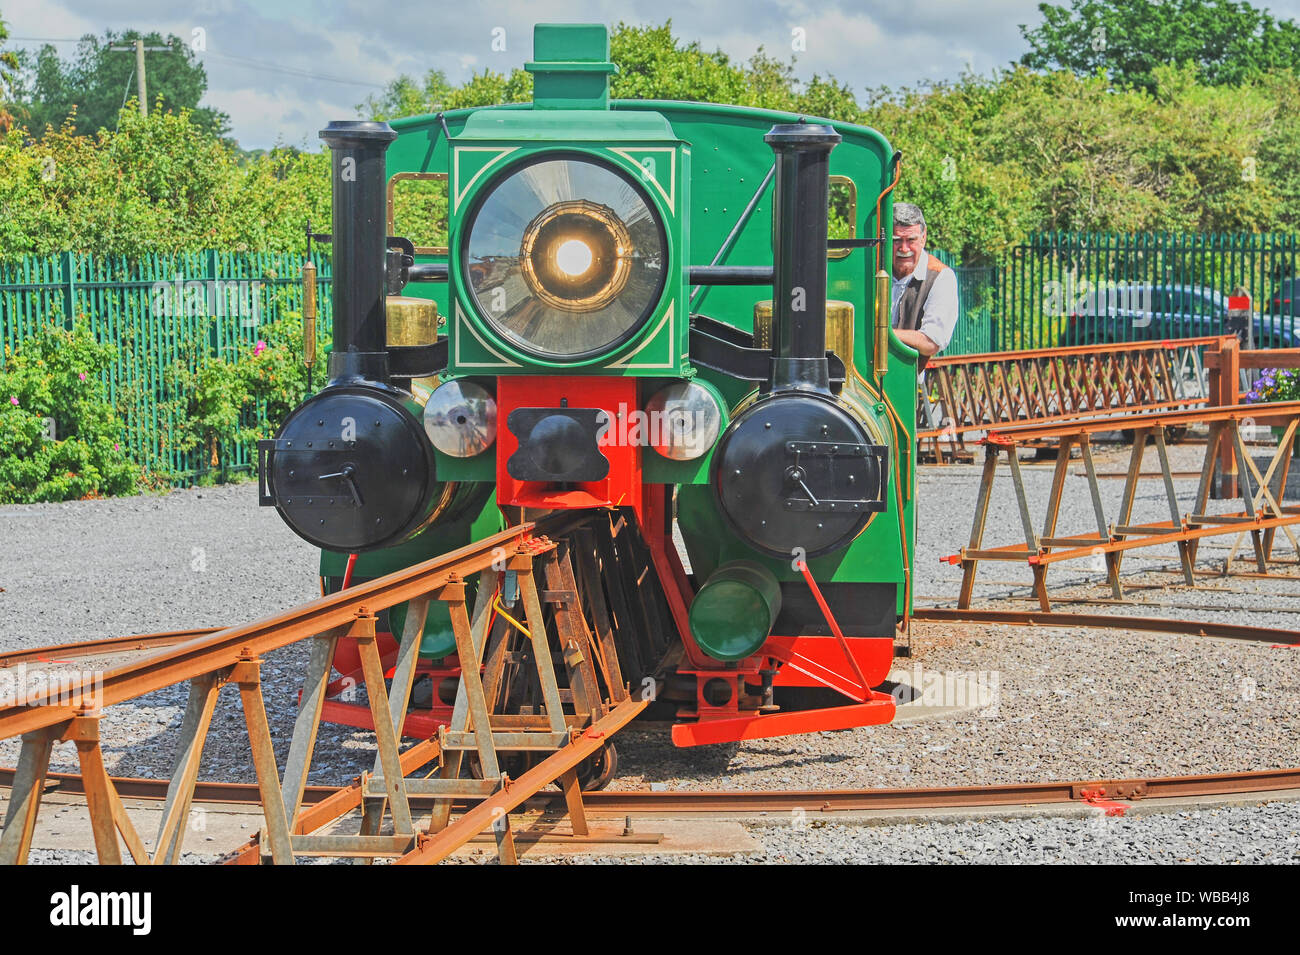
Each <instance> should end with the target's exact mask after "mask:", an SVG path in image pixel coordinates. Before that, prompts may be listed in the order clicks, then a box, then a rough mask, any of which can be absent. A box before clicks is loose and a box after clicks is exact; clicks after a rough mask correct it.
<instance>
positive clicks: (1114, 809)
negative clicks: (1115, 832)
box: [1079, 789, 1129, 816]
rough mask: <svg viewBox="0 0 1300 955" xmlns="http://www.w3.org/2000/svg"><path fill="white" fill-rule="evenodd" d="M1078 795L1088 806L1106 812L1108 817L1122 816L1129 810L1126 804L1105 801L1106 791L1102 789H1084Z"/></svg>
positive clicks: (1109, 800)
mask: <svg viewBox="0 0 1300 955" xmlns="http://www.w3.org/2000/svg"><path fill="white" fill-rule="evenodd" d="M1079 795H1080V796H1082V797H1083V801H1084V802H1086V803H1087V804H1088V805H1089V806H1096V807H1097V808H1098V809H1104V810H1106V815H1108V816H1122V815H1124V813H1126V812H1128V810H1129V805H1128V803H1123V802H1115V801H1114V800H1112V799H1107V798H1106V790H1104V789H1084V790H1082V791H1081V792H1080V793H1079Z"/></svg>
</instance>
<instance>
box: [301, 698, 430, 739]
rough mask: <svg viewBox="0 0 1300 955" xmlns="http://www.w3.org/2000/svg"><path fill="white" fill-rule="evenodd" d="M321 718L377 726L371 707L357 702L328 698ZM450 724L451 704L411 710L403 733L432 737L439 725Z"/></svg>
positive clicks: (365, 727)
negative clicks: (430, 708) (344, 701)
mask: <svg viewBox="0 0 1300 955" xmlns="http://www.w3.org/2000/svg"><path fill="white" fill-rule="evenodd" d="M320 718H321V720H322V721H323V722H326V723H339V724H341V725H343V726H355V727H357V729H363V730H373V729H374V728H375V721H374V720H373V719H372V718H371V716H370V707H368V706H360V705H358V704H356V703H342V702H340V701H338V700H326V701H325V702H324V703H323V704H322V705H321V710H320ZM450 725H451V707H450V706H440V707H438V708H437V709H433V710H411V711H409V712H408V713H407V714H406V719H405V720H404V721H403V722H402V735H403V736H409V737H411V738H412V739H431V738H433V737H434V736H437V735H438V727H440V726H450Z"/></svg>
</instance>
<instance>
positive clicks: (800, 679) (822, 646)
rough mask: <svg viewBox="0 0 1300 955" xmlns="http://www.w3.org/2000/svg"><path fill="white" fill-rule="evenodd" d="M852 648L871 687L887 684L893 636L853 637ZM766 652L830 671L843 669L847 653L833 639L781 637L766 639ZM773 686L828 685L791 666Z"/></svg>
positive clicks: (892, 660)
mask: <svg viewBox="0 0 1300 955" xmlns="http://www.w3.org/2000/svg"><path fill="white" fill-rule="evenodd" d="M849 648H850V649H851V650H852V651H853V657H854V659H855V660H857V661H858V666H859V667H861V669H862V675H863V676H864V677H865V678H866V681H867V685H868V686H879V685H880V684H881V683H883V682H885V678H886V677H887V676H889V670H890V668H891V667H893V665H894V641H893V639H891V638H890V637H854V638H852V639H850V640H849ZM763 650H764V652H767V653H770V654H771V655H772V656H774V657H778V658H780V659H788V658H790V657H791V656H792V655H795V654H797V655H798V656H799V657H802V658H803V659H804V660H807V661H813V662H815V663H816V664H817V665H818V666H820V667H822V668H824V669H826V670H830V671H838V670H841V669H843V666H844V653H843V652H842V651H841V650H840V647H839V643H838V642H837V641H836V639H835V638H834V637H818V636H802V637H783V636H782V637H779V636H775V635H774V636H771V637H768V638H767V643H766V644H764V645H763ZM794 662H795V663H799V662H800V661H798V660H795V661H794ZM773 683H774V685H776V686H824V685H825V682H824V681H823V680H818V679H816V678H814V677H811V676H808V675H807V674H804V673H801V672H799V671H798V670H795V669H793V668H792V666H791V665H790V664H789V663H787V665H786V666H784V667H782V668H781V672H780V673H779V674H778V675H777V677H776V679H775V680H774V681H773Z"/></svg>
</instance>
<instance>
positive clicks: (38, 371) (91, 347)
mask: <svg viewBox="0 0 1300 955" xmlns="http://www.w3.org/2000/svg"><path fill="white" fill-rule="evenodd" d="M115 357H116V349H115V348H114V347H113V346H112V345H106V344H100V343H99V342H97V341H95V338H94V336H93V335H92V334H91V332H90V330H89V329H88V328H86V327H85V326H84V325H82V324H78V325H77V327H76V328H75V329H74V330H73V331H71V332H69V331H65V330H64V329H62V328H47V329H44V330H42V331H41V332H39V333H38V334H37V335H35V336H34V337H33V338H31V339H29V340H28V341H26V342H24V343H23V346H22V348H21V349H20V350H19V351H17V352H15V353H13V354H9V353H8V349H6V355H5V367H4V368H3V369H0V504H25V503H32V502H36V501H66V500H70V499H74V498H75V499H85V498H94V497H106V496H110V495H118V494H127V493H129V492H130V491H131V490H132V489H133V488H134V487H135V485H136V482H137V480H138V478H139V476H140V470H139V468H138V467H136V466H135V465H134V464H132V463H131V461H130V460H129V459H128V458H127V455H126V453H125V451H124V450H123V449H122V447H121V445H120V444H119V438H118V435H119V433H120V431H121V423H120V422H119V421H118V419H117V417H116V416H115V415H114V413H113V409H112V407H111V406H110V405H109V403H108V401H107V400H106V397H105V393H104V392H105V389H104V384H103V378H102V376H103V372H104V371H105V370H106V369H107V368H108V366H109V365H110V364H111V363H112V362H113V360H114V358H115ZM51 430H52V431H53V435H54V436H53V438H51V437H50V432H51Z"/></svg>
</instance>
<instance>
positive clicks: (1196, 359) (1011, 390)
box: [917, 337, 1236, 463]
mask: <svg viewBox="0 0 1300 955" xmlns="http://www.w3.org/2000/svg"><path fill="white" fill-rule="evenodd" d="M1232 340H1233V341H1236V339H1232ZM1221 341H1222V339H1221V338H1219V337H1202V338H1180V339H1172V340H1169V341H1153V342H1130V343H1125V344H1108V345H1080V346H1075V347H1071V348H1039V349H1032V350H1029V351H1016V352H993V353H989V354H982V355H958V356H954V357H950V358H945V357H940V358H936V359H932V360H931V361H930V362H929V363H928V364H927V365H926V368H925V373H924V374H925V377H924V381H923V383H922V387H921V394H920V398H919V401H918V407H917V440H918V441H919V442H920V445H921V448H922V451H923V452H928V454H929V455H930V456H931V457H933V458H934V460H935V461H937V462H938V463H943V461H944V459H945V455H947V456H948V457H949V458H954V457H957V456H959V455H963V454H969V453H971V449H970V448H969V447H968V446H967V437H968V436H969V435H972V434H974V433H976V432H982V431H988V430H991V429H993V428H996V427H999V426H1004V425H1010V424H1017V423H1024V424H1042V423H1048V422H1063V421H1070V420H1073V419H1077V418H1080V417H1082V416H1090V417H1096V416H1098V415H1102V414H1106V415H1128V414H1142V413H1146V412H1152V411H1165V410H1168V409H1172V408H1186V407H1191V406H1196V405H1202V404H1205V403H1206V401H1207V395H1208V392H1207V384H1206V381H1205V376H1204V369H1203V367H1202V362H1201V357H1200V356H1201V351H1202V350H1203V349H1205V348H1206V347H1207V346H1214V345H1217V344H1218V343H1220V342H1221ZM1234 400H1235V399H1234ZM1229 403H1231V402H1229ZM945 443H946V444H947V447H946V448H945V447H944V444H945Z"/></svg>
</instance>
